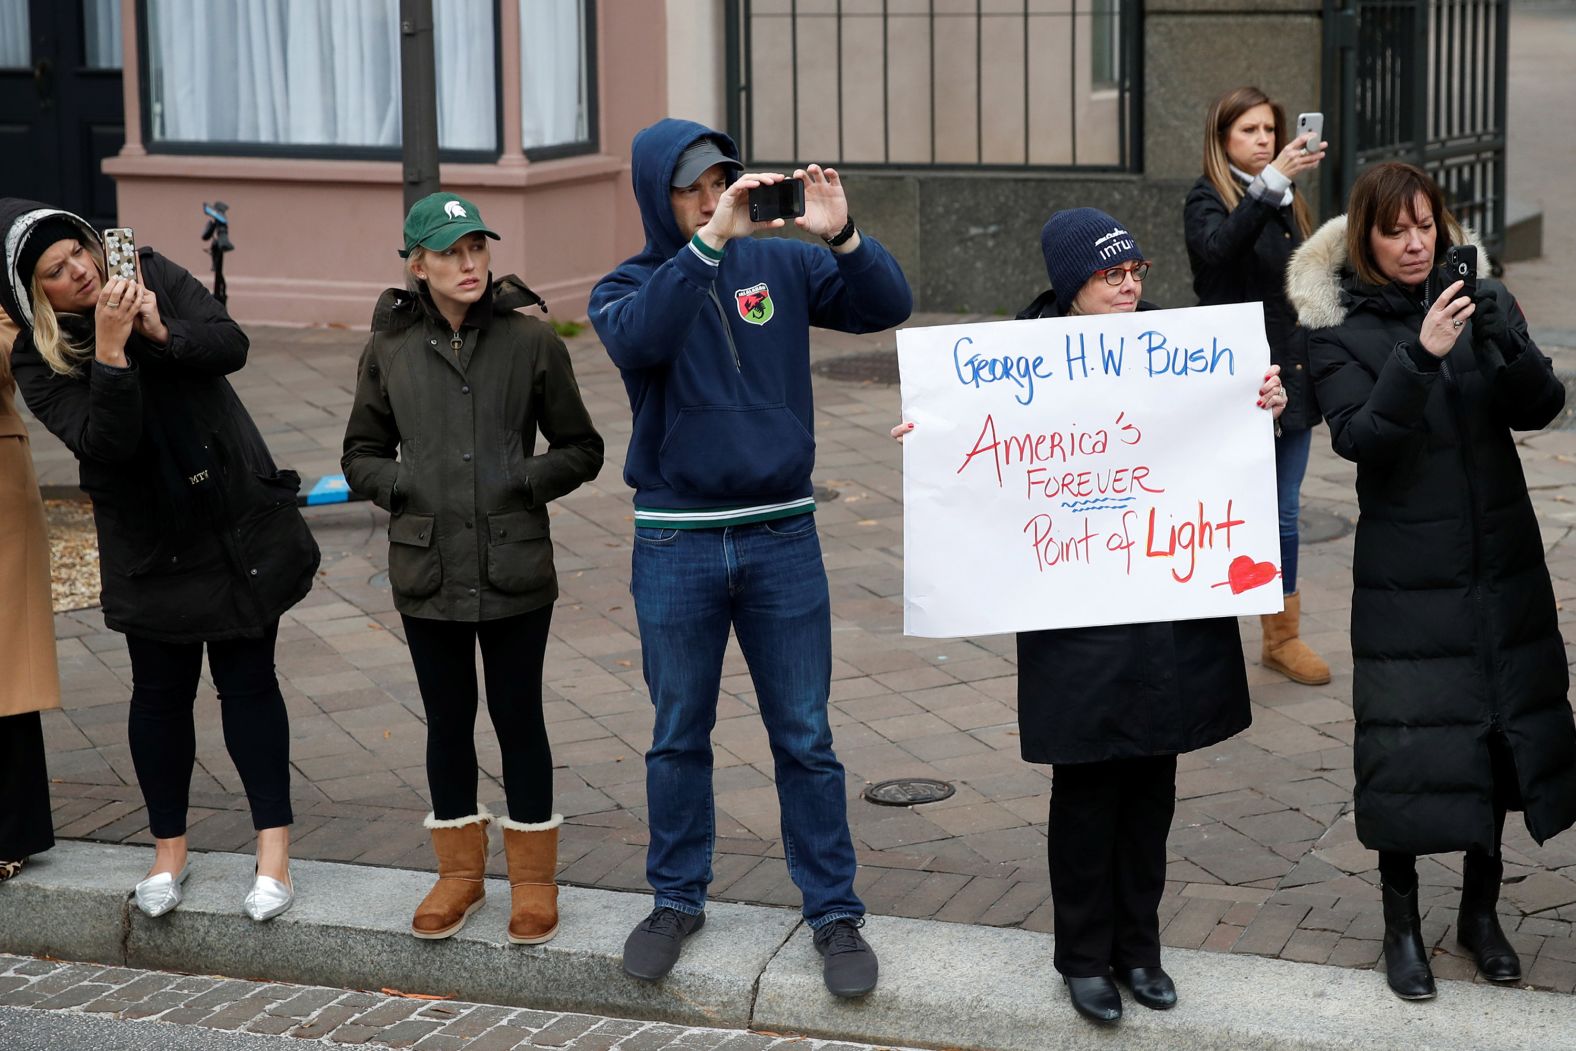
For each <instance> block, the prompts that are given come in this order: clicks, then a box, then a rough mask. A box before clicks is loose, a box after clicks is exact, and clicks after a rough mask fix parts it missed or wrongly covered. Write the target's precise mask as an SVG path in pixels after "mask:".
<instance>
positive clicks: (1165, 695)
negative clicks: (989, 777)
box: [1018, 292, 1253, 764]
mask: <svg viewBox="0 0 1576 1051" xmlns="http://www.w3.org/2000/svg"><path fill="white" fill-rule="evenodd" d="M1138 309H1140V310H1154V309H1156V308H1155V307H1154V306H1153V305H1152V304H1149V303H1140V304H1139V306H1138ZM1056 316H1057V312H1056V300H1055V296H1054V295H1052V293H1050V292H1046V293H1045V294H1043V295H1041V296H1040V297H1039V298H1038V299H1036V300H1035V301H1034V302H1033V303H1031V304H1030V305H1029V306H1028V307H1026V308H1025V309H1024V310H1023V312H1022V313H1020V314H1019V315H1018V319H1019V320H1023V319H1025V318H1036V317H1056ZM1252 721H1253V713H1252V710H1251V707H1250V704H1249V700H1248V676H1247V670H1246V669H1245V668H1244V666H1243V663H1242V637H1241V635H1239V634H1238V632H1237V621H1236V618H1234V617H1211V618H1207V619H1203V620H1177V621H1161V622H1159V623H1153V624H1110V625H1101V626H1099V627H1089V628H1056V629H1052V630H1047V631H1020V632H1019V633H1018V741H1019V747H1020V748H1021V750H1022V753H1023V758H1024V759H1025V760H1026V761H1027V762H1030V763H1054V764H1062V763H1093V762H1100V761H1104V760H1108V759H1132V758H1138V757H1141V756H1157V755H1179V754H1181V753H1183V752H1191V751H1193V750H1194V749H1197V748H1204V747H1207V746H1208V745H1212V744H1217V743H1219V742H1221V741H1224V740H1226V739H1227V738H1228V737H1232V736H1234V735H1236V734H1239V733H1241V732H1242V731H1243V730H1245V729H1247V728H1248V726H1249V724H1251V723H1252Z"/></svg>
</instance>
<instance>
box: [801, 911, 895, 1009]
mask: <svg viewBox="0 0 1576 1051" xmlns="http://www.w3.org/2000/svg"><path fill="white" fill-rule="evenodd" d="M864 925H865V921H864V920H863V919H857V920H833V921H832V922H831V923H828V924H826V925H825V926H823V927H821V928H820V929H819V930H817V931H816V932H815V951H816V952H818V953H820V954H821V977H822V978H824V979H825V980H826V987H827V989H829V990H830V991H831V993H832V995H833V996H863V995H865V994H866V993H868V992H869V991H870V990H872V989H874V988H875V987H876V977H877V976H878V974H879V973H880V967H879V966H878V965H877V963H876V951H875V950H874V949H872V948H871V947H870V943H869V942H867V941H865V939H864V936H863V935H862V934H860V933H859V928H861V927H863V926H864Z"/></svg>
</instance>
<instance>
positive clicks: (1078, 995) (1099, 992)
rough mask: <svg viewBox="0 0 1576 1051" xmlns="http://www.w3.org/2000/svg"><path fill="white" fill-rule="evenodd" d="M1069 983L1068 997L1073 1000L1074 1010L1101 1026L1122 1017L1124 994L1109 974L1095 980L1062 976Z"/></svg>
mask: <svg viewBox="0 0 1576 1051" xmlns="http://www.w3.org/2000/svg"><path fill="white" fill-rule="evenodd" d="M1062 981H1064V982H1066V983H1067V995H1068V996H1069V997H1071V998H1072V1001H1073V1010H1075V1011H1077V1012H1078V1013H1079V1014H1081V1015H1083V1016H1084V1017H1085V1018H1087V1019H1089V1021H1091V1022H1097V1023H1099V1024H1100V1025H1110V1024H1111V1023H1112V1022H1116V1021H1119V1020H1120V1019H1121V1017H1122V994H1121V993H1119V992H1117V991H1116V983H1115V982H1114V981H1112V980H1111V976H1110V975H1108V974H1102V975H1100V976H1098V977H1095V978H1073V977H1070V976H1068V975H1065V974H1064V975H1062Z"/></svg>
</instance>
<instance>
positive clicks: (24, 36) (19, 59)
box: [0, 0, 33, 69]
mask: <svg viewBox="0 0 1576 1051" xmlns="http://www.w3.org/2000/svg"><path fill="white" fill-rule="evenodd" d="M30 35H31V34H30V29H29V23H28V19H27V0H0V68H3V69H26V68H27V67H28V66H31V65H32V64H33V42H32V40H30V39H29V37H30Z"/></svg>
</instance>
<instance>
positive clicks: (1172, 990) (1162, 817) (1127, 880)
mask: <svg viewBox="0 0 1576 1051" xmlns="http://www.w3.org/2000/svg"><path fill="white" fill-rule="evenodd" d="M1040 245H1041V248H1042V249H1043V250H1044V253H1045V269H1046V272H1047V273H1048V274H1049V275H1050V279H1051V288H1050V289H1048V290H1047V291H1045V292H1044V293H1042V294H1041V295H1040V296H1039V297H1038V298H1037V299H1035V300H1034V302H1033V303H1031V304H1029V305H1028V306H1027V307H1025V308H1024V309H1023V311H1022V312H1021V313H1020V314H1019V315H1018V320H1025V319H1029V318H1041V317H1071V316H1077V315H1087V314H1115V313H1125V312H1127V311H1132V310H1154V309H1157V308H1156V307H1155V306H1154V305H1153V304H1151V303H1147V302H1144V301H1143V300H1142V299H1141V298H1140V296H1139V293H1140V292H1141V291H1142V288H1143V281H1144V277H1145V276H1146V275H1147V274H1148V272H1149V269H1150V264H1149V262H1148V261H1147V260H1146V259H1145V258H1144V253H1143V251H1142V250H1141V249H1140V248H1139V247H1138V240H1137V238H1135V237H1134V236H1133V235H1132V233H1130V232H1129V231H1128V229H1127V227H1126V226H1125V225H1124V224H1123V223H1120V222H1118V221H1117V220H1116V219H1113V218H1112V217H1111V216H1109V215H1107V214H1106V213H1104V212H1102V211H1100V210H1098V209H1095V208H1073V209H1069V210H1067V211H1062V212H1057V213H1056V214H1055V215H1053V216H1051V218H1050V221H1049V222H1047V223H1046V224H1045V228H1044V230H1043V231H1042V232H1041V234H1040ZM1258 404H1259V405H1260V407H1262V408H1266V409H1269V410H1270V412H1271V413H1273V414H1274V415H1275V416H1276V417H1279V416H1280V414H1281V410H1282V409H1284V408H1285V406H1286V393H1285V391H1284V390H1283V389H1282V387H1281V382H1280V376H1279V370H1278V369H1277V368H1275V366H1273V365H1272V366H1271V367H1270V369H1269V371H1268V372H1267V373H1265V376H1264V383H1263V385H1262V386H1260V388H1259V393H1258ZM913 427H914V425H913V424H912V423H903V424H899V425H898V426H897V427H895V428H893V431H892V435H893V437H895V438H901V437H902V436H903V435H905V434H907V433H908V432H909V431H911V430H913ZM1251 720H1252V716H1251V714H1250V712H1249V707H1248V680H1247V673H1246V670H1245V669H1244V668H1243V664H1242V640H1241V637H1240V636H1239V635H1238V634H1237V621H1236V619H1235V618H1233V617H1217V618H1213V619H1207V620H1180V621H1169V622H1161V623H1156V624H1113V625H1104V626H1100V627H1089V628H1059V629H1055V630H1051V631H1024V632H1019V633H1018V728H1019V741H1020V742H1021V745H1020V747H1021V748H1022V752H1023V758H1024V759H1025V760H1026V761H1028V762H1031V763H1049V764H1051V772H1052V773H1051V778H1052V783H1051V805H1050V822H1049V826H1048V828H1047V830H1046V831H1047V835H1048V842H1047V844H1046V848H1047V854H1048V857H1049V862H1050V874H1051V903H1052V908H1053V910H1054V913H1055V924H1056V950H1055V966H1056V970H1057V971H1058V972H1060V973H1061V975H1062V979H1063V981H1064V982H1065V983H1066V985H1067V991H1068V994H1069V996H1070V997H1071V999H1072V1004H1073V1007H1074V1009H1075V1010H1077V1011H1078V1013H1079V1014H1081V1015H1083V1016H1084V1017H1085V1018H1088V1019H1089V1020H1091V1021H1093V1022H1098V1023H1103V1024H1110V1023H1113V1022H1116V1021H1117V1020H1118V1019H1120V1018H1121V1017H1122V997H1121V993H1120V991H1119V990H1118V988H1117V983H1118V982H1120V983H1121V984H1123V985H1125V986H1127V988H1128V989H1129V991H1130V992H1131V993H1132V995H1133V999H1134V1000H1136V1001H1137V1002H1138V1003H1140V1004H1142V1005H1143V1006H1145V1007H1148V1008H1150V1009H1152V1010H1157V1011H1163V1010H1165V1009H1167V1008H1169V1007H1172V1006H1174V1005H1175V1004H1176V1002H1177V992H1176V986H1175V984H1174V983H1173V982H1172V980H1171V977H1170V975H1168V974H1166V972H1165V971H1164V970H1163V969H1162V968H1161V966H1160V918H1159V915H1158V910H1159V907H1160V896H1161V893H1162V891H1164V889H1165V880H1166V835H1167V833H1169V832H1170V830H1171V817H1172V814H1173V812H1174V811H1175V809H1176V771H1177V756H1178V755H1180V754H1182V753H1183V752H1191V751H1193V750H1194V749H1197V748H1204V747H1207V746H1209V745H1212V744H1217V743H1219V742H1221V741H1224V740H1225V739H1227V738H1228V737H1231V736H1233V735H1234V734H1237V733H1240V732H1241V731H1242V730H1244V729H1246V728H1247V726H1248V724H1249V722H1251ZM1135 727H1142V728H1143V732H1142V733H1139V732H1136V731H1135V729H1134V728H1135Z"/></svg>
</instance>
